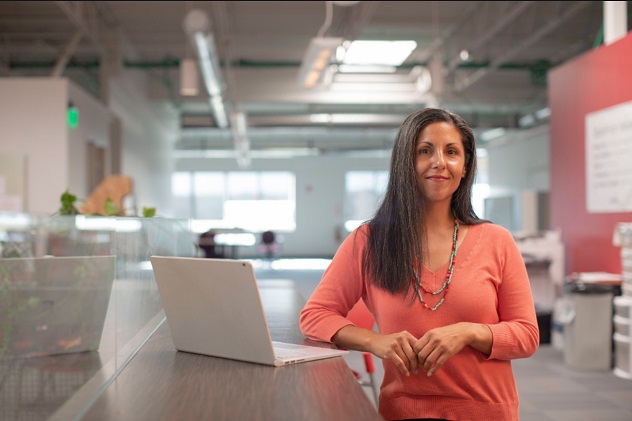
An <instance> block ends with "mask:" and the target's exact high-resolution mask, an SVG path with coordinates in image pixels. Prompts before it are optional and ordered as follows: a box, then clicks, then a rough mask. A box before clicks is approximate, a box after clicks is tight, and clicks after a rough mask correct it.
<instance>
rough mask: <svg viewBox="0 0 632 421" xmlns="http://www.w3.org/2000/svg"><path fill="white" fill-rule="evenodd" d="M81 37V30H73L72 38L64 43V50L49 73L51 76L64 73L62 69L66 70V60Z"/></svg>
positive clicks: (59, 75)
mask: <svg viewBox="0 0 632 421" xmlns="http://www.w3.org/2000/svg"><path fill="white" fill-rule="evenodd" d="M81 38H83V32H82V31H77V32H75V35H73V37H72V39H71V40H70V41H69V42H68V45H66V48H65V49H64V52H63V53H62V55H61V56H60V57H59V59H58V60H57V62H56V63H55V67H54V68H53V71H52V72H51V74H50V76H51V77H61V76H62V75H63V74H64V70H66V65H67V64H68V60H70V57H72V55H73V54H74V53H75V50H76V49H77V46H78V45H79V42H81Z"/></svg>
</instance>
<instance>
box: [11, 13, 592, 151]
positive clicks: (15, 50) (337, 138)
mask: <svg viewBox="0 0 632 421" xmlns="http://www.w3.org/2000/svg"><path fill="white" fill-rule="evenodd" d="M326 3H327V2H325V1H278V2H277V1H256V2H250V1H215V2H196V1H191V2H188V1H184V2H182V1H162V2H147V1H100V2H69V1H37V2H26V1H2V2H0V76H10V77H13V76H29V75H52V74H53V73H55V72H56V71H57V72H58V73H59V72H60V71H61V69H63V72H62V73H61V74H63V75H64V76H67V77H69V78H71V79H73V80H75V81H76V82H77V83H78V84H80V85H81V86H83V87H85V88H86V89H87V90H89V91H91V92H93V93H94V94H95V95H97V96H98V95H100V94H99V90H100V86H101V82H100V81H101V80H102V77H103V76H104V75H106V76H107V75H108V74H110V75H112V74H114V75H115V74H116V72H117V71H130V72H144V73H146V74H147V75H148V76H149V78H148V80H149V84H148V88H147V90H148V92H147V94H148V95H149V97H151V98H152V100H154V101H155V102H156V104H157V105H160V106H165V107H171V108H173V109H174V110H177V112H178V114H179V116H180V121H181V124H182V132H181V138H180V140H179V141H178V146H177V147H178V148H179V149H181V150H197V149H200V148H201V149H227V150H228V149H230V148H231V147H232V146H233V137H232V134H231V133H232V132H231V129H230V128H229V129H220V128H218V127H217V124H216V122H215V119H214V118H213V115H212V113H211V109H210V105H209V97H208V95H206V94H205V93H203V92H202V93H200V94H199V95H197V96H193V97H185V96H182V95H180V94H179V92H178V91H179V62H180V60H182V59H185V58H193V57H196V49H195V47H194V46H193V44H192V43H191V42H190V40H189V38H188V36H187V34H186V33H185V30H184V28H183V22H184V18H185V16H186V14H187V12H188V11H190V10H191V9H201V10H203V11H205V12H206V13H207V15H208V17H209V21H210V27H211V33H212V35H213V37H214V40H215V43H216V50H217V55H218V56H219V59H220V67H221V76H222V80H223V87H224V89H223V99H224V103H225V105H226V108H227V110H228V111H229V112H233V111H240V112H243V113H244V115H245V117H246V122H247V124H246V132H247V136H248V138H249V141H250V148H251V150H252V151H253V152H255V151H257V150H262V149H265V148H272V147H277V148H311V149H318V150H319V151H320V153H335V152H341V151H358V150H374V149H377V150H383V149H388V148H389V147H390V146H391V144H392V140H393V136H394V133H395V130H396V128H397V126H398V125H399V123H401V121H402V120H403V119H404V117H405V116H406V115H408V114H409V113H410V112H412V111H413V110H415V109H418V108H420V107H424V106H428V105H438V106H441V107H444V108H449V109H451V110H454V111H455V112H457V113H459V114H461V115H462V116H463V117H464V118H465V119H466V120H468V122H469V123H470V124H471V125H472V126H473V127H475V128H476V130H477V131H478V133H483V132H485V131H486V130H489V129H491V128H495V127H504V128H507V129H515V130H519V129H521V128H522V127H526V126H528V125H530V124H537V122H538V121H545V120H546V114H542V113H540V114H538V115H539V116H540V118H531V122H528V121H526V120H529V117H527V118H526V119H525V118H524V117H525V116H532V117H533V116H534V114H533V113H535V112H536V111H538V110H542V109H543V108H545V107H546V105H547V87H546V73H547V71H548V70H549V69H550V68H552V67H554V66H557V65H559V64H561V63H564V62H565V61H567V60H570V59H572V58H573V57H576V56H578V55H579V54H581V53H583V52H585V51H587V50H590V49H591V48H593V47H594V46H595V45H598V44H599V42H600V34H601V28H602V20H603V18H602V16H603V11H602V10H603V2H600V1H545V2H542V1H537V2H536V1H505V2H496V1H418V2H407V1H360V2H335V1H334V2H331V9H330V10H331V15H330V17H331V21H330V23H328V22H327V19H326V18H327V14H326V7H327V6H326ZM319 32H321V34H322V35H324V36H326V37H342V38H344V39H346V40H360V39H371V40H398V39H404V40H414V41H416V42H417V48H416V49H415V50H414V51H413V53H412V54H411V55H410V57H409V58H408V59H407V60H406V61H405V62H404V64H403V65H402V66H400V67H399V68H398V70H397V72H396V74H395V75H387V76H384V75H364V76H363V75H344V74H340V73H338V74H336V75H335V76H334V79H333V83H332V84H331V85H330V86H329V87H326V88H323V87H318V88H314V89H306V88H303V87H302V86H300V85H299V83H298V73H299V68H300V65H301V61H302V59H303V57H304V55H305V53H306V50H307V48H308V45H309V43H310V40H311V39H312V38H314V37H316V36H317V34H318V33H319ZM463 50H467V51H468V52H469V58H468V59H467V60H463V59H461V58H460V53H461V52H462V51H463ZM64 57H66V58H67V59H68V61H67V62H66V63H65V65H64V60H63V58H64ZM56 66H57V67H56ZM420 69H421V70H423V72H424V74H425V70H424V69H428V72H429V74H431V75H432V78H433V79H432V80H433V84H432V86H431V88H430V90H429V91H427V92H424V91H423V90H420V88H419V87H418V85H417V84H416V83H415V82H416V81H417V80H418V79H417V78H416V75H418V74H419V73H418V72H419V71H420ZM345 78H346V80H345ZM200 86H203V85H202V83H201V82H200Z"/></svg>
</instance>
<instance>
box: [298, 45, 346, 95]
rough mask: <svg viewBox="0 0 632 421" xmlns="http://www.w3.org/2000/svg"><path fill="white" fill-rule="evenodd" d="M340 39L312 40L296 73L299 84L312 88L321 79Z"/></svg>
mask: <svg viewBox="0 0 632 421" xmlns="http://www.w3.org/2000/svg"><path fill="white" fill-rule="evenodd" d="M342 41H343V40H342V38H312V40H311V41H310V43H309V47H308V48H307V52H306V53H305V56H304V57H303V61H302V63H301V68H300V70H299V73H298V81H299V84H300V85H301V86H303V87H305V88H313V87H315V86H316V84H317V83H318V82H319V81H320V80H321V79H322V77H323V74H324V72H325V69H327V67H328V66H329V63H330V62H331V58H332V56H334V54H335V53H336V49H337V48H338V46H340V44H342Z"/></svg>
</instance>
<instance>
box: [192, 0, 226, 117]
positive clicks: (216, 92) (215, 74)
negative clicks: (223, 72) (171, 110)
mask: <svg viewBox="0 0 632 421" xmlns="http://www.w3.org/2000/svg"><path fill="white" fill-rule="evenodd" d="M209 27H210V25H209V20H208V16H207V15H206V13H205V12H204V11H202V10H199V9H192V10H190V11H189V12H188V13H187V15H186V16H185V18H184V30H185V32H186V33H187V35H188V36H189V38H190V40H191V42H192V43H193V44H194V45H195V48H196V50H197V55H198V60H199V62H198V65H199V68H200V73H201V74H202V79H203V80H204V87H205V88H206V92H207V94H208V96H209V105H210V107H211V111H212V112H213V117H214V118H215V122H216V123H217V126H218V127H220V128H222V129H224V128H226V127H228V117H227V115H226V114H227V113H226V108H225V106H224V98H223V97H222V83H221V77H220V70H219V65H218V63H217V62H218V58H217V52H216V49H215V40H214V38H213V35H211V34H210V32H209Z"/></svg>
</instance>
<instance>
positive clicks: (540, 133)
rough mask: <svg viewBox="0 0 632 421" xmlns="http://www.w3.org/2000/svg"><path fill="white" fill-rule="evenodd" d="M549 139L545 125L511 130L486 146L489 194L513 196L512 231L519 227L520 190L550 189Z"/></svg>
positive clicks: (547, 128)
mask: <svg viewBox="0 0 632 421" xmlns="http://www.w3.org/2000/svg"><path fill="white" fill-rule="evenodd" d="M549 138H550V136H549V126H548V124H547V125H542V126H538V127H535V128H533V129H530V130H523V131H519V132H515V133H511V134H509V135H507V136H506V137H504V138H501V139H498V141H495V142H494V143H492V144H490V145H488V146H487V147H486V149H487V153H488V160H489V184H490V187H491V191H490V196H494V197H495V196H511V197H513V200H514V209H513V211H514V214H513V220H514V221H516V223H517V224H518V225H517V226H515V227H514V229H515V230H518V231H520V230H522V229H523V227H521V226H519V223H520V221H521V219H522V215H521V208H522V196H523V195H522V193H523V192H526V191H537V192H548V191H549V190H550V171H549Z"/></svg>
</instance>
